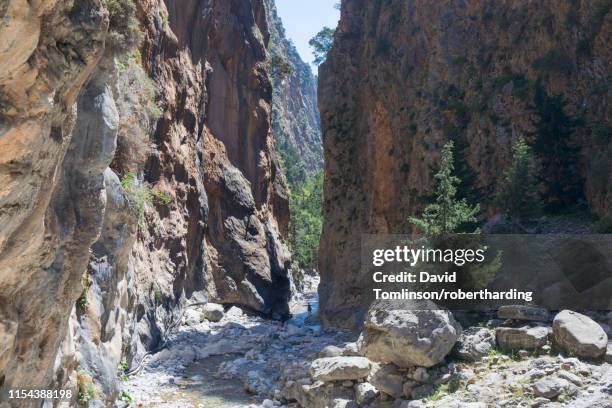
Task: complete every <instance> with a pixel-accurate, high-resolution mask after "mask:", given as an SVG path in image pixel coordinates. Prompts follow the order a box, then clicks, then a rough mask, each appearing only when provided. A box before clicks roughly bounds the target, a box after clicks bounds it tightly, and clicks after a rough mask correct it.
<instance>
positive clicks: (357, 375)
mask: <svg viewBox="0 0 612 408" xmlns="http://www.w3.org/2000/svg"><path fill="white" fill-rule="evenodd" d="M368 374H370V360H368V359H367V358H365V357H324V358H318V359H316V360H314V361H313V362H312V364H311V365H310V376H311V377H312V379H313V380H315V381H323V382H327V381H344V380H359V379H361V378H365V377H367V376H368Z"/></svg>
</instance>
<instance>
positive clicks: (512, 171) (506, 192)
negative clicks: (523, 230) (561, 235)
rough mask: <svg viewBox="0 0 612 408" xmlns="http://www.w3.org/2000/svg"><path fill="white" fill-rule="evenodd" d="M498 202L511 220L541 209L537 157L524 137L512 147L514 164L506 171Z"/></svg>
mask: <svg viewBox="0 0 612 408" xmlns="http://www.w3.org/2000/svg"><path fill="white" fill-rule="evenodd" d="M496 202H497V205H498V206H499V207H500V208H501V209H502V211H503V213H504V214H505V215H506V216H507V217H508V218H509V219H511V220H523V219H527V218H530V217H532V216H534V215H536V214H537V213H538V212H539V211H540V208H541V205H540V202H539V200H538V180H537V178H536V173H535V159H534V158H533V155H532V153H531V149H530V148H529V146H527V143H525V140H524V139H522V138H521V139H519V140H518V141H517V142H516V143H515V144H514V146H513V147H512V164H511V165H510V168H509V169H508V170H506V172H505V176H504V180H503V182H502V183H501V188H500V190H499V192H498V193H497V197H496Z"/></svg>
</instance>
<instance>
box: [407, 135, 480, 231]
mask: <svg viewBox="0 0 612 408" xmlns="http://www.w3.org/2000/svg"><path fill="white" fill-rule="evenodd" d="M453 149H454V144H453V142H452V141H449V142H447V143H446V144H445V145H444V147H443V148H442V156H441V158H440V168H439V170H438V173H436V175H435V176H434V177H435V179H436V189H435V202H434V203H432V204H429V205H427V206H426V207H425V210H424V211H423V213H422V214H421V218H415V217H410V218H409V219H408V221H410V222H411V223H412V224H414V225H416V226H417V227H418V228H419V229H421V230H422V231H423V232H424V233H425V234H428V235H433V234H444V233H450V232H458V230H459V228H460V227H461V226H462V225H463V224H466V223H471V222H475V221H476V215H477V214H478V212H480V205H479V204H476V205H474V206H471V205H469V204H468V202H467V200H465V199H462V200H458V199H457V198H456V195H457V186H458V185H459V183H460V182H461V180H459V178H457V177H456V176H455V175H454V171H455V165H454V160H453Z"/></svg>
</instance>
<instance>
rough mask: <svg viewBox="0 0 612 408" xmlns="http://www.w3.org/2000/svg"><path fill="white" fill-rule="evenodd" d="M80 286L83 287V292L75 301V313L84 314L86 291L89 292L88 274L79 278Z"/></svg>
mask: <svg viewBox="0 0 612 408" xmlns="http://www.w3.org/2000/svg"><path fill="white" fill-rule="evenodd" d="M81 284H82V285H83V291H82V292H81V296H79V298H78V299H77V301H76V307H77V311H78V312H79V313H85V310H87V291H88V290H89V285H90V283H89V273H87V272H85V273H84V274H83V276H82V277H81Z"/></svg>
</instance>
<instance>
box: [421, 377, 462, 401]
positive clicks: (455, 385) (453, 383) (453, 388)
mask: <svg viewBox="0 0 612 408" xmlns="http://www.w3.org/2000/svg"><path fill="white" fill-rule="evenodd" d="M461 385H462V384H461V380H460V378H459V377H458V376H456V375H454V376H453V377H452V378H451V379H450V381H449V382H448V383H446V384H438V385H436V387H435V388H434V392H433V393H432V394H431V395H430V396H428V397H427V398H425V401H427V402H432V401H438V400H440V399H442V397H444V396H446V395H448V394H452V393H455V392H457V391H458V390H459V388H461Z"/></svg>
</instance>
